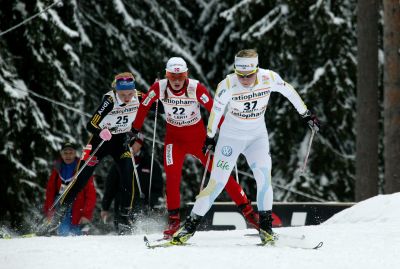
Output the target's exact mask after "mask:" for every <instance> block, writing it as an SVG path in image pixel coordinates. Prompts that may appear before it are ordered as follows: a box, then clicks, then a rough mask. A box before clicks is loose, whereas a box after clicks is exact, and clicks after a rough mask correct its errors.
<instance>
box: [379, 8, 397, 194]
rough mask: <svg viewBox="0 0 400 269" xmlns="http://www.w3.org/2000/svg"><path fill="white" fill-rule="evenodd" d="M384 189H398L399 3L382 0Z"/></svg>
mask: <svg viewBox="0 0 400 269" xmlns="http://www.w3.org/2000/svg"><path fill="white" fill-rule="evenodd" d="M383 9H384V37H383V44H384V46H383V48H384V53H385V64H384V75H383V83H384V119H385V122H384V128H385V136H384V158H385V192H386V193H394V192H399V191H400V3H399V1H398V0H396V1H395V0H384V1H383Z"/></svg>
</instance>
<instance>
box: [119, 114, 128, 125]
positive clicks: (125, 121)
mask: <svg viewBox="0 0 400 269" xmlns="http://www.w3.org/2000/svg"><path fill="white" fill-rule="evenodd" d="M128 120H129V119H128V115H125V116H118V117H117V124H121V123H123V124H126V123H128ZM121 121H122V122H121Z"/></svg>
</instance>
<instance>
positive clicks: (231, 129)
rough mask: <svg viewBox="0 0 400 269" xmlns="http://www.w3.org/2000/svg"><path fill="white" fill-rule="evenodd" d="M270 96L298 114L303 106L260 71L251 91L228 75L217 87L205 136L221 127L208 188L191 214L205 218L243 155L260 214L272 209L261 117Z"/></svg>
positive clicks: (268, 159) (284, 86)
mask: <svg viewBox="0 0 400 269" xmlns="http://www.w3.org/2000/svg"><path fill="white" fill-rule="evenodd" d="M272 92H279V93H281V94H283V95H284V96H285V97H286V98H287V99H288V100H289V101H290V102H291V103H292V104H293V106H294V107H295V108H296V110H297V112H298V113H299V114H304V113H305V112H306V111H307V107H306V105H305V104H304V103H303V101H302V99H301V98H300V96H299V95H298V93H297V92H296V91H295V90H294V89H293V87H292V86H291V85H289V84H288V83H286V82H285V81H283V80H282V78H281V77H280V76H279V75H278V74H277V73H275V72H273V71H270V70H265V69H259V71H258V73H257V79H256V82H255V85H254V86H253V87H248V88H245V87H243V86H242V84H241V83H240V82H239V81H238V78H237V76H236V75H235V74H230V75H228V76H227V77H226V79H224V80H223V81H221V82H220V83H219V85H218V88H217V92H216V94H215V99H214V105H213V108H212V110H211V113H210V118H209V121H208V126H207V135H208V136H209V137H214V136H215V133H216V131H217V128H218V123H219V121H220V119H221V117H222V116H223V114H224V112H225V111H226V115H225V120H224V122H223V123H222V126H221V129H220V133H219V138H218V142H217V145H216V148H215V156H214V161H213V167H212V171H211V176H210V181H209V183H208V185H207V187H206V188H205V189H204V190H203V191H202V192H201V193H200V194H199V195H198V196H197V198H196V203H195V205H194V207H193V210H192V212H193V213H194V214H196V215H199V216H204V215H205V214H206V213H207V211H208V210H209V209H210V207H211V205H212V204H213V202H214V200H215V199H216V198H217V196H218V195H219V194H220V193H221V191H222V190H223V188H224V186H225V184H226V182H227V180H228V177H229V175H230V174H231V172H232V169H233V167H234V166H235V164H236V160H237V158H238V156H239V154H241V153H242V154H243V155H244V156H245V157H246V160H247V162H248V164H249V166H250V168H251V170H252V172H253V175H254V177H255V180H256V184H257V207H258V210H259V211H266V210H271V209H272V202H273V191H272V185H271V156H270V153H269V141H268V132H267V128H266V126H265V120H264V114H265V111H266V109H267V104H268V100H269V97H270V94H271V93H272Z"/></svg>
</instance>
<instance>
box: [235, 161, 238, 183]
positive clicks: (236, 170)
mask: <svg viewBox="0 0 400 269" xmlns="http://www.w3.org/2000/svg"><path fill="white" fill-rule="evenodd" d="M235 173H236V182H237V183H239V172H238V168H237V164H235Z"/></svg>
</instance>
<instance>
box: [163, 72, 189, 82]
mask: <svg viewBox="0 0 400 269" xmlns="http://www.w3.org/2000/svg"><path fill="white" fill-rule="evenodd" d="M165 77H166V78H167V79H169V80H185V79H187V72H183V73H171V72H168V71H167V72H166V73H165Z"/></svg>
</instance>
